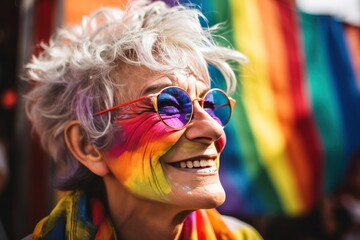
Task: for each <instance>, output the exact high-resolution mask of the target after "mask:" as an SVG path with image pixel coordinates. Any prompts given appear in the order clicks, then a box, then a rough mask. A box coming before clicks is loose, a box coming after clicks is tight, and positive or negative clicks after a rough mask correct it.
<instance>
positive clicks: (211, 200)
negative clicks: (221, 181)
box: [201, 190, 226, 209]
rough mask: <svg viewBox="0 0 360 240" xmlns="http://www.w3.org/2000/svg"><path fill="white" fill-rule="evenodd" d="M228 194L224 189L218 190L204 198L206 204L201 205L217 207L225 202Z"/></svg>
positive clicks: (206, 207) (204, 207) (207, 207)
mask: <svg viewBox="0 0 360 240" xmlns="http://www.w3.org/2000/svg"><path fill="white" fill-rule="evenodd" d="M225 198H226V194H225V192H224V190H222V191H221V192H218V193H216V194H212V195H211V196H209V197H207V198H206V199H204V200H205V201H204V205H203V206H202V207H201V208H202V209H209V208H216V207H219V206H220V205H222V204H223V203H224V202H225Z"/></svg>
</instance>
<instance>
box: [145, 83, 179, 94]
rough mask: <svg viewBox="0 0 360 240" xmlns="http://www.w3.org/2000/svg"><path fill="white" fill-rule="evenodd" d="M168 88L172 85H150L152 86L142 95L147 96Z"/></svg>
mask: <svg viewBox="0 0 360 240" xmlns="http://www.w3.org/2000/svg"><path fill="white" fill-rule="evenodd" d="M170 86H173V84H172V83H162V84H156V85H152V86H149V87H147V88H146V89H145V91H144V92H143V94H142V95H143V96H145V95H149V94H151V93H157V92H159V91H160V90H161V89H163V88H166V87H170Z"/></svg>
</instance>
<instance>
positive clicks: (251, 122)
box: [0, 0, 360, 239]
mask: <svg viewBox="0 0 360 240" xmlns="http://www.w3.org/2000/svg"><path fill="white" fill-rule="evenodd" d="M126 2H127V0H77V1H72V0H1V1H0V239H19V238H22V237H24V236H25V235H27V234H29V233H30V232H31V231H32V230H33V228H34V226H35V224H36V223H37V222H38V221H39V220H40V219H41V218H43V217H44V216H46V215H47V214H48V213H49V211H50V210H51V209H52V207H53V206H54V204H55V202H56V199H57V197H56V196H57V192H54V189H53V187H52V184H53V182H52V173H53V170H54V166H53V164H52V162H51V159H49V157H48V156H47V155H46V153H44V152H43V151H42V150H41V146H40V145H39V141H38V138H37V136H36V135H34V134H33V133H32V131H31V126H30V124H29V122H28V121H27V120H26V116H25V114H24V108H23V107H24V106H23V99H22V95H23V94H24V92H26V90H27V87H28V86H26V84H25V83H24V82H22V81H21V78H20V76H21V73H22V70H23V65H24V63H26V62H27V61H28V60H29V57H30V56H31V54H37V53H38V52H39V51H40V48H39V45H38V44H39V42H41V41H44V42H47V41H48V39H49V36H50V35H51V33H52V32H53V31H54V30H55V29H56V28H57V27H59V26H64V25H69V24H73V23H75V22H79V21H80V19H81V16H82V15H84V14H88V13H90V12H91V11H92V10H94V9H96V8H98V7H100V6H118V7H121V8H122V7H124V5H125V4H126ZM166 2H167V3H168V4H169V5H174V4H175V1H174V0H168V1H166ZM179 2H180V3H189V1H179ZM191 2H192V3H193V4H194V5H195V7H197V8H199V9H201V11H202V12H203V14H204V15H205V16H206V17H207V18H208V22H205V21H203V24H204V26H206V25H210V26H212V25H214V24H216V23H220V22H221V23H223V24H224V25H223V30H222V32H221V35H222V36H223V38H220V37H218V38H216V40H217V41H218V42H219V43H220V44H223V45H225V46H232V47H234V48H236V49H239V50H240V51H242V52H243V53H244V54H245V55H246V56H248V58H249V63H248V64H247V65H246V66H243V67H241V68H240V69H238V71H237V73H238V77H239V81H240V84H239V87H238V89H237V92H236V93H235V95H234V97H235V98H236V99H237V105H236V107H235V111H234V115H233V119H232V122H231V123H230V125H229V126H228V127H227V128H226V132H227V139H228V142H227V146H226V149H225V151H224V153H223V154H222V159H221V171H220V172H221V179H222V182H223V185H224V187H225V190H226V192H227V200H226V202H225V204H224V205H223V206H221V207H220V208H219V211H221V212H222V213H224V214H227V215H232V216H235V217H238V218H240V219H242V220H244V221H246V222H248V223H250V224H252V225H253V226H254V227H255V228H257V229H258V231H260V233H261V234H262V235H263V237H264V238H265V239H360V1H359V0H326V1H325V0H318V1H311V0H298V1H295V0H261V1H260V0H202V1H200V0H194V1H191ZM210 72H211V74H212V78H213V79H217V80H221V76H220V74H219V73H218V72H217V71H216V70H215V69H210Z"/></svg>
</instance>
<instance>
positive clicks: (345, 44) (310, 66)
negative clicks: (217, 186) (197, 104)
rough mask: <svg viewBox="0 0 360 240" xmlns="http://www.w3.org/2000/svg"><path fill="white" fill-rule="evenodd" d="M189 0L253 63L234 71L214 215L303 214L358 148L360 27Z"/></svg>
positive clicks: (294, 12) (234, 1) (288, 4)
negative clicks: (221, 199) (221, 193)
mask: <svg viewBox="0 0 360 240" xmlns="http://www.w3.org/2000/svg"><path fill="white" fill-rule="evenodd" d="M168 2H169V3H170V4H171V3H173V1H168ZM180 2H181V3H185V4H186V3H189V1H180ZM191 2H192V3H193V4H195V5H198V6H199V7H200V9H201V11H202V12H203V13H204V15H205V16H206V17H207V18H208V23H204V24H207V25H210V26H211V25H214V24H216V23H219V22H223V23H225V27H226V29H225V30H224V31H223V33H224V34H222V36H224V37H225V39H226V40H221V39H220V41H221V44H224V45H231V46H233V47H234V48H237V49H239V50H240V51H242V52H243V53H244V54H245V55H247V56H248V58H249V60H250V61H249V63H248V64H247V65H246V66H243V67H241V68H240V69H239V80H240V84H239V88H238V91H237V93H236V98H237V105H236V106H235V112H234V115H233V118H232V122H231V123H230V125H229V126H228V127H227V128H226V132H227V139H228V141H227V147H226V149H225V152H224V153H223V154H222V157H221V179H222V182H223V184H224V186H225V188H226V192H227V200H226V202H225V204H224V205H223V206H222V207H221V208H220V211H221V212H223V213H227V214H232V215H238V214H263V213H272V214H289V215H296V214H301V213H304V212H306V211H309V210H310V209H311V208H312V207H313V206H314V205H315V204H316V202H317V201H318V200H319V199H320V198H321V197H322V196H323V195H324V194H328V193H330V192H332V191H333V190H334V189H335V188H337V187H338V186H339V184H341V182H342V180H343V178H344V173H345V170H346V166H347V163H348V161H349V159H350V158H351V157H352V156H353V155H354V154H355V152H356V151H359V150H360V28H359V27H355V26H351V25H348V24H344V23H342V22H339V21H338V20H336V19H335V18H334V17H332V16H327V15H312V14H308V13H305V12H303V11H301V10H300V9H299V8H298V7H297V6H296V5H295V3H294V1H276V0H265V1H260V0H252V1H249V0H222V1H217V0H207V1H191ZM211 73H212V78H213V79H219V78H220V74H219V73H218V72H216V70H212V69H211Z"/></svg>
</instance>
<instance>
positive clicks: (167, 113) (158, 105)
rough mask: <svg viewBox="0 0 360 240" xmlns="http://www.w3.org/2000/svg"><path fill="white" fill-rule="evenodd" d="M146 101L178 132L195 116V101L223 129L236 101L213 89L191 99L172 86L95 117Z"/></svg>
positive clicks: (166, 123) (112, 108)
mask: <svg viewBox="0 0 360 240" xmlns="http://www.w3.org/2000/svg"><path fill="white" fill-rule="evenodd" d="M145 99H150V100H151V102H152V104H153V106H154V109H155V111H156V113H157V115H158V116H159V118H160V120H161V121H162V122H163V123H164V124H165V125H166V126H168V127H170V128H172V129H176V130H180V129H183V128H185V127H186V126H187V125H188V124H189V123H190V122H191V119H192V117H193V114H194V106H193V104H194V101H198V102H199V104H200V106H201V107H202V108H203V109H204V110H205V111H206V112H207V113H208V114H209V115H210V116H211V117H212V118H213V119H215V120H216V121H217V122H218V123H219V124H220V125H221V126H222V127H225V126H226V125H227V124H228V122H229V120H230V117H231V113H232V109H233V106H234V105H235V103H236V101H235V100H234V99H232V98H231V97H229V96H228V95H227V94H226V93H225V92H224V91H222V90H221V89H218V88H213V89H210V90H209V91H207V92H206V93H205V94H204V96H203V97H202V98H195V99H191V97H190V95H189V94H188V93H187V92H186V91H185V90H184V89H182V88H179V87H175V86H171V87H166V88H164V89H162V90H161V91H160V92H158V93H155V94H150V95H147V96H143V97H140V98H137V99H135V100H132V101H129V102H126V103H122V104H120V105H117V106H114V107H111V108H108V109H105V110H102V111H100V112H97V113H95V116H99V115H102V114H104V113H107V112H110V111H113V110H115V109H119V108H122V107H125V106H127V105H129V104H133V103H136V102H139V101H143V100H145Z"/></svg>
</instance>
